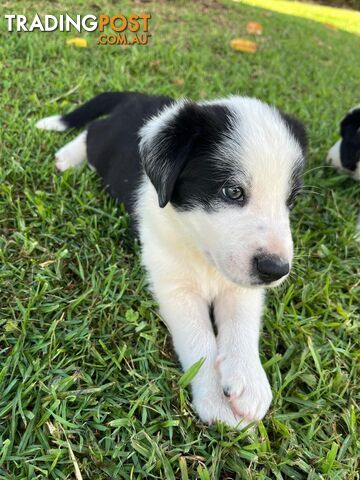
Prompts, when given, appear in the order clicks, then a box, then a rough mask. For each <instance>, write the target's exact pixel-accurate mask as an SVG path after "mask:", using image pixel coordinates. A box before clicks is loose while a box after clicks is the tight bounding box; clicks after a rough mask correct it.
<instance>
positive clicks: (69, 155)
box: [55, 131, 87, 172]
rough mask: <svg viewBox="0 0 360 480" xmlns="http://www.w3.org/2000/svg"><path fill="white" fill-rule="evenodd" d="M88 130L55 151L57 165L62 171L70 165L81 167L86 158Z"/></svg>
mask: <svg viewBox="0 0 360 480" xmlns="http://www.w3.org/2000/svg"><path fill="white" fill-rule="evenodd" d="M86 133H87V132H86V131H84V132H82V133H80V135H78V136H77V137H75V138H74V140H72V141H71V142H69V143H67V144H66V145H64V146H63V147H62V148H60V150H58V151H57V152H56V153H55V165H56V168H57V169H58V170H60V171H61V172H63V171H65V170H67V169H68V168H70V167H79V166H80V165H81V164H82V163H83V162H84V161H85V160H86Z"/></svg>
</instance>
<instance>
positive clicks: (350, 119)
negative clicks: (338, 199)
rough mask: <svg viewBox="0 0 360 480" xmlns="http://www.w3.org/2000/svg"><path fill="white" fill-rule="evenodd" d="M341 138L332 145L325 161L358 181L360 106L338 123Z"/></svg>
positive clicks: (359, 177)
mask: <svg viewBox="0 0 360 480" xmlns="http://www.w3.org/2000/svg"><path fill="white" fill-rule="evenodd" d="M340 135H341V138H340V140H338V141H337V142H336V143H335V145H333V146H332V147H331V148H330V150H329V152H328V154H327V161H328V162H329V163H331V164H332V165H333V166H334V167H335V168H336V169H337V170H340V171H345V172H347V173H349V174H350V175H351V176H352V177H353V178H354V179H355V180H360V105H358V106H356V107H354V108H352V109H351V110H350V111H349V112H348V113H347V114H346V116H345V117H344V118H343V119H342V121H341V123H340Z"/></svg>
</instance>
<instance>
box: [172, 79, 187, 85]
mask: <svg viewBox="0 0 360 480" xmlns="http://www.w3.org/2000/svg"><path fill="white" fill-rule="evenodd" d="M171 83H172V84H173V85H178V86H180V85H184V80H183V79H182V78H174V79H173V80H171Z"/></svg>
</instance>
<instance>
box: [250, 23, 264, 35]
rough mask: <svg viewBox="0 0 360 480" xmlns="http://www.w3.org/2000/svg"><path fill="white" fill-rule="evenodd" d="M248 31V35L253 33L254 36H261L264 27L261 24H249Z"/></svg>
mask: <svg viewBox="0 0 360 480" xmlns="http://www.w3.org/2000/svg"><path fill="white" fill-rule="evenodd" d="M246 31H247V33H252V34H255V35H261V34H262V32H263V27H262V25H261V23H259V22H249V23H248V24H247V25H246Z"/></svg>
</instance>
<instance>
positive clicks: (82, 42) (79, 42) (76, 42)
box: [66, 37, 87, 48]
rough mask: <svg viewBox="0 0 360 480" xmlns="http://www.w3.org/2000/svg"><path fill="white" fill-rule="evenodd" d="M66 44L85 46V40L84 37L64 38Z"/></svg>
mask: <svg viewBox="0 0 360 480" xmlns="http://www.w3.org/2000/svg"><path fill="white" fill-rule="evenodd" d="M66 45H75V47H81V48H84V47H87V41H86V39H85V38H79V37H76V38H69V39H68V40H66Z"/></svg>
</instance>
